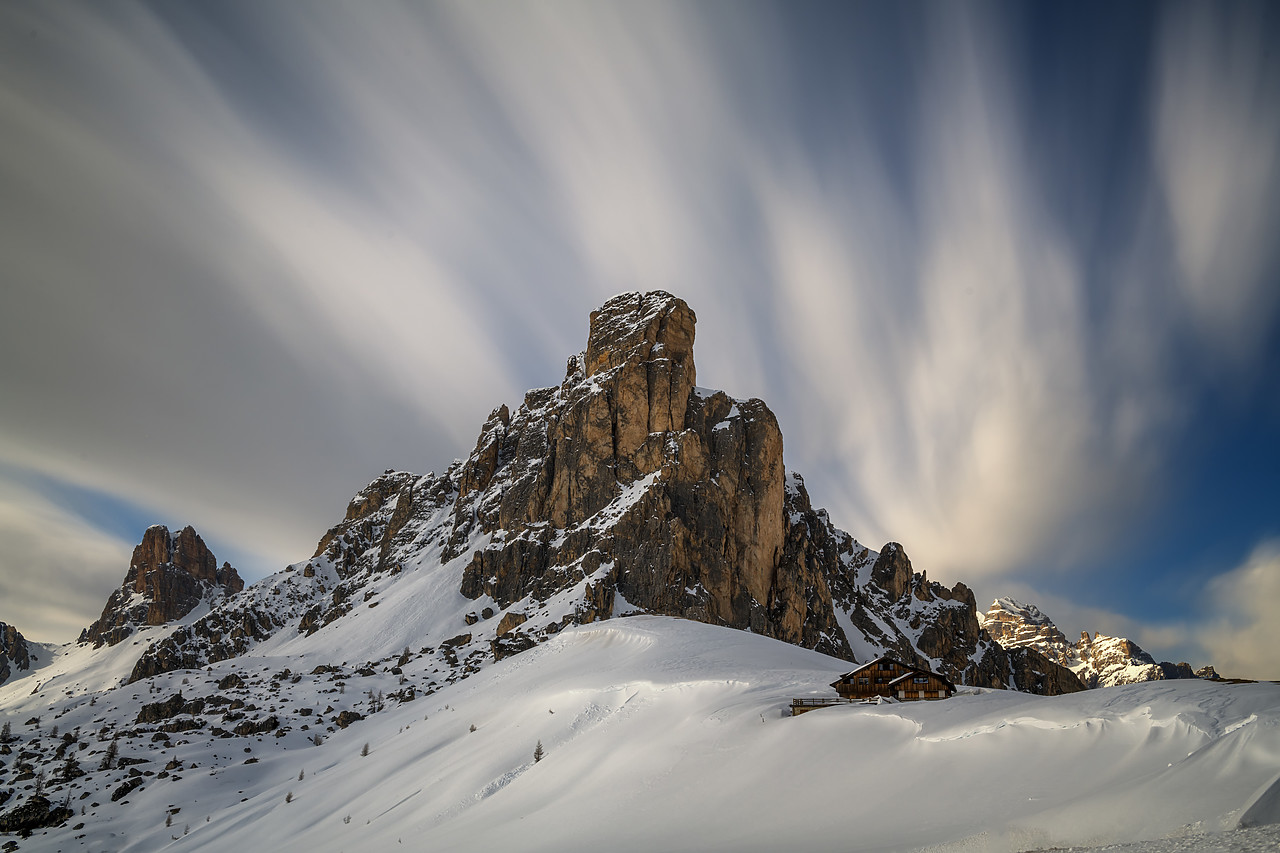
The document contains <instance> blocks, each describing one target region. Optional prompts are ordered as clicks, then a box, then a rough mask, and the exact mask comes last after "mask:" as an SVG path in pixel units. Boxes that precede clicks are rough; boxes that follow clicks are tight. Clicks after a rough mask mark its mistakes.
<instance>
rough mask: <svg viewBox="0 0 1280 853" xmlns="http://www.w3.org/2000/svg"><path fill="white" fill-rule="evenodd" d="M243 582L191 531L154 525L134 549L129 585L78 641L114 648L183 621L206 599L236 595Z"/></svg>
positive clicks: (126, 581)
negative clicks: (151, 628) (147, 629)
mask: <svg viewBox="0 0 1280 853" xmlns="http://www.w3.org/2000/svg"><path fill="white" fill-rule="evenodd" d="M242 589H244V581H243V580H241V579H240V576H239V575H238V574H237V573H236V570H235V569H234V568H232V567H231V566H230V565H229V564H226V563H224V564H223V565H222V568H218V563H217V560H216V559H215V558H214V556H213V553H212V552H211V551H210V550H209V549H208V547H207V546H206V545H205V544H204V540H203V539H201V538H200V536H199V535H198V534H197V533H196V532H195V530H193V529H192V528H191V527H189V526H188V527H185V528H183V529H182V530H181V531H179V532H178V533H176V534H171V533H170V532H169V528H167V527H165V526H164V525H155V526H153V527H150V528H148V529H147V531H146V533H145V534H143V537H142V542H141V543H139V545H138V547H136V548H134V550H133V558H132V559H131V560H130V561H129V571H128V573H127V574H126V575H125V579H124V583H122V584H121V585H120V587H119V588H118V589H116V590H115V591H114V592H112V593H111V597H110V598H108V599H107V604H106V606H105V607H104V608H103V610H102V615H101V616H100V617H98V619H97V620H96V621H95V622H94V623H93V624H92V625H90V626H89V627H88V628H86V629H84V631H83V632H81V634H80V639H79V642H81V643H93V644H94V646H101V645H103V644H106V645H110V646H113V645H115V644H116V643H118V642H120V641H121V640H123V639H125V638H126V637H128V636H129V635H130V634H132V633H133V631H134V629H135V628H137V627H139V626H142V625H163V624H165V623H167V622H172V621H174V620H175V619H181V618H182V617H183V616H186V615H187V614H188V613H190V612H191V610H192V609H194V608H195V607H196V605H198V604H200V603H201V602H202V601H207V600H215V599H219V598H222V597H223V596H227V595H234V594H235V593H238V592H240V591H241V590H242Z"/></svg>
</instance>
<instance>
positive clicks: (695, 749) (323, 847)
mask: <svg viewBox="0 0 1280 853" xmlns="http://www.w3.org/2000/svg"><path fill="white" fill-rule="evenodd" d="M389 603H390V602H388V604H389ZM388 642H389V643H390V642H391V641H390V640H388ZM262 652H263V650H262V648H261V647H259V649H256V650H255V651H254V652H251V653H250V654H249V655H248V656H247V657H245V658H242V659H240V660H238V661H224V662H222V663H220V664H216V665H214V666H213V667H212V668H211V670H209V671H206V672H201V673H185V674H181V673H173V674H167V675H161V676H156V677H154V678H152V679H148V684H150V685H151V686H150V687H147V686H144V685H143V684H142V683H136V684H132V685H129V686H127V687H116V688H114V689H111V690H108V691H106V692H104V693H102V694H100V695H99V698H98V700H97V701H96V702H95V703H94V704H93V705H90V704H89V703H88V701H87V700H86V699H85V698H84V695H83V693H81V692H79V691H77V690H76V689H74V687H73V686H72V685H70V684H66V685H63V686H64V687H66V688H68V689H70V692H71V694H72V696H78V697H79V698H68V699H62V698H50V697H48V696H47V695H37V696H26V697H23V698H21V699H20V700H16V699H15V697H14V692H16V691H12V689H11V688H9V687H6V691H8V692H6V694H5V695H4V696H3V697H0V707H3V709H4V710H3V711H2V712H0V715H2V716H3V719H4V720H6V721H11V722H12V723H13V728H14V730H15V734H17V735H18V736H19V737H21V738H22V741H21V742H20V743H17V744H14V749H13V754H14V755H17V754H20V753H22V752H29V751H35V750H39V749H40V747H32V746H31V744H30V741H31V739H32V738H33V736H34V730H33V729H32V727H30V726H27V725H25V724H24V721H25V720H26V719H27V715H32V714H35V713H39V712H40V711H44V713H45V717H44V719H43V721H42V724H41V725H42V728H41V736H40V737H39V738H38V740H40V741H41V742H43V744H44V748H46V749H47V748H49V747H51V746H52V745H53V744H54V743H61V742H63V740H64V739H63V738H61V737H59V738H54V737H51V736H50V734H49V727H50V726H51V725H53V724H58V725H60V726H61V729H62V731H63V732H64V733H66V732H75V731H78V735H76V737H77V741H76V743H79V742H86V743H87V744H88V745H87V746H86V748H85V749H83V750H76V748H75V747H72V748H71V749H70V750H68V752H71V753H72V754H74V755H78V756H79V763H80V765H81V767H83V768H84V769H86V770H88V771H89V772H88V773H87V775H84V776H80V777H77V778H76V779H74V780H72V781H71V782H70V783H67V784H64V785H61V787H59V788H58V789H57V790H51V791H50V792H49V797H50V799H52V800H54V801H55V802H61V801H62V800H63V799H66V801H67V802H69V803H70V805H71V807H72V808H74V809H75V810H76V811H77V812H79V811H80V809H81V808H84V810H85V812H84V814H83V815H80V814H77V815H76V816H75V817H74V818H73V819H72V821H70V822H69V825H68V826H66V827H63V828H61V829H56V830H45V831H44V832H45V833H47V834H41V832H40V831H38V832H37V834H36V835H34V836H33V837H32V838H30V839H28V840H25V841H22V842H21V849H22V850H49V851H52V850H62V851H71V850H93V851H100V853H107V851H117V850H118V851H151V850H159V849H166V850H175V851H184V850H186V851H197V850H200V851H225V850H234V849H245V850H263V849H271V850H281V851H291V850H296V851H308V853H324V851H341V850H348V851H355V850H392V849H400V848H401V847H402V846H403V847H405V848H408V849H436V850H495V849H506V850H522V851H523V850H528V851H535V850H546V851H560V853H563V851H577V850H582V851H588V850H590V851H595V850H600V849H616V850H654V849H672V850H676V849H679V850H735V851H744V850H747V851H752V850H769V851H773V850H780V849H788V850H801V851H803V850H834V849H861V850H915V849H919V848H922V847H930V848H931V849H938V850H975V849H977V850H1028V849H1037V848H1044V847H1050V846H1055V845H1059V846H1060V845H1065V844H1101V843H1107V842H1118V841H1126V840H1135V839H1142V838H1156V837H1162V836H1166V835H1169V834H1171V833H1173V834H1181V833H1186V832H1188V831H1199V832H1216V831H1219V830H1223V829H1229V828H1232V827H1234V826H1235V825H1236V824H1237V823H1238V822H1239V820H1240V819H1241V817H1242V816H1244V815H1246V813H1248V812H1249V811H1250V807H1251V806H1253V804H1254V803H1256V802H1261V804H1262V805H1261V806H1254V807H1253V809H1252V815H1251V819H1252V820H1253V821H1255V822H1259V823H1268V822H1275V821H1276V820H1280V808H1278V807H1277V806H1276V805H1275V800H1276V799H1277V797H1276V795H1275V790H1276V789H1275V785H1276V779H1277V769H1276V768H1277V767H1278V766H1280V686H1277V685H1273V684H1250V685H1225V684H1217V683H1212V682H1204V681H1198V680H1191V681H1167V682H1156V683H1150V684H1143V685H1132V686H1127V687H1118V688H1115V689H1112V690H1107V691H1088V692H1085V693H1077V694H1073V695H1070V696H1057V697H1041V696H1032V695H1028V694H1020V693H1013V692H1008V691H990V690H981V689H968V690H965V691H962V693H961V694H960V695H959V696H957V697H955V698H953V699H950V700H947V701H945V702H933V703H907V704H883V705H878V706H845V707H835V708H829V709H822V710H819V711H815V712H811V713H809V714H806V715H804V716H801V717H795V718H792V717H789V716H787V715H786V713H785V709H786V707H787V705H788V703H789V701H790V700H791V699H792V698H795V697H803V696H811V695H825V694H828V693H830V690H829V688H827V683H828V682H829V681H831V680H833V679H834V678H835V676H836V675H837V674H838V673H839V672H840V671H841V670H842V669H843V668H844V667H845V662H843V661H840V660H837V659H834V658H830V657H827V656H824V655H821V654H818V653H816V652H812V651H808V650H805V649H802V648H799V647H796V646H792V645H788V644H784V643H781V642H778V641H775V640H771V639H768V638H764V637H760V636H757V635H753V634H750V633H747V632H742V631H736V630H731V629H726V628H721V627H716V626H709V625H704V624H699V623H695V622H690V621H686V620H679V619H672V618H666V617H651V616H638V617H632V618H627V619H615V620H609V621H607V622H603V623H598V624H593V625H586V626H580V627H570V628H568V629H566V630H565V631H564V632H562V633H561V634H560V635H558V636H556V637H554V638H551V639H550V640H548V641H547V642H545V643H543V644H540V645H539V646H538V647H536V648H534V649H532V650H530V651H527V652H525V653H523V654H520V655H516V656H513V657H511V658H508V659H505V660H503V661H501V662H499V663H497V664H495V665H492V666H489V667H487V668H485V669H484V670H483V671H481V672H478V673H476V674H474V675H472V676H471V677H470V678H468V679H465V680H462V681H459V682H457V683H454V684H452V685H441V686H439V687H438V690H437V692H435V693H433V694H430V695H423V693H424V692H425V691H426V690H427V689H429V688H427V686H426V685H427V684H428V683H429V681H430V678H431V674H432V667H433V666H434V665H435V664H434V661H433V658H432V657H431V656H429V655H425V654H419V653H418V652H417V651H416V650H415V651H414V652H413V654H412V655H411V656H410V658H411V659H410V660H409V661H407V662H405V664H404V665H403V666H402V667H400V669H401V672H402V675H400V676H396V675H394V674H393V673H392V672H391V671H390V667H388V666H386V665H378V666H375V667H371V668H369V670H368V671H369V674H368V675H359V674H357V673H356V672H354V671H352V670H351V669H350V668H348V669H345V670H342V671H341V677H338V678H336V679H335V678H334V675H333V673H324V672H322V673H319V674H315V675H311V674H308V673H310V671H311V669H312V668H313V667H312V664H313V660H314V659H313V658H311V657H310V656H306V657H303V658H298V657H294V656H290V655H289V654H288V650H287V649H283V648H281V649H279V650H277V652H278V653H276V654H270V655H268V654H265V653H262ZM351 663H352V662H350V661H349V662H348V667H350V665H351ZM389 663H390V662H389ZM286 669H288V670H289V672H288V673H286V672H285V670H286ZM233 674H234V675H236V676H237V677H238V678H239V679H241V680H243V682H244V684H243V685H242V686H233V681H229V680H228V676H230V675H233ZM402 678H403V679H405V681H406V682H407V683H408V684H409V685H413V686H417V687H418V693H417V697H416V698H415V699H414V700H412V701H404V702H400V701H387V702H386V703H385V704H386V707H385V708H384V710H381V711H379V712H376V713H372V714H369V715H368V718H367V719H365V720H363V721H360V722H358V723H355V724H352V725H350V726H349V727H347V728H345V729H335V730H334V731H332V732H328V731H325V729H324V725H325V724H326V723H331V722H332V720H333V719H335V717H336V714H337V711H338V709H339V708H341V707H343V706H344V705H345V706H348V707H355V708H358V709H359V710H360V711H361V712H364V713H368V711H369V710H370V709H369V708H368V701H369V700H368V698H367V696H368V691H371V690H372V691H375V692H376V691H378V690H382V691H384V692H387V693H390V692H391V691H393V690H403V689H404V686H405V685H402V684H400V680H401V679H402ZM184 681H185V683H184ZM219 681H222V682H223V684H226V685H228V686H225V687H221V688H220V687H218V686H217V684H218V682H219ZM19 684H21V682H19ZM340 684H341V685H342V686H341V687H340V686H339V685H340ZM14 686H15V687H16V686H18V685H14ZM27 689H28V691H29V689H30V686H29V685H27ZM177 690H181V691H182V692H183V697H184V699H185V700H188V701H189V700H190V699H192V698H196V697H205V698H206V708H209V707H212V700H210V699H209V698H208V697H210V696H213V695H220V696H223V697H225V698H227V699H231V700H233V701H234V700H236V699H240V700H241V701H244V699H248V701H249V704H256V705H257V706H258V707H257V708H256V710H249V709H248V708H247V707H246V708H240V709H238V710H235V711H230V712H229V713H231V714H235V713H241V714H243V715H244V719H245V720H248V721H252V720H258V719H262V718H263V717H265V716H267V715H271V716H275V717H277V724H278V725H279V728H280V730H279V731H276V732H273V731H270V730H268V731H263V732H261V733H258V734H251V735H248V736H232V737H225V738H224V737H210V736H209V733H210V731H211V727H212V726H215V725H216V726H218V727H220V728H223V727H225V728H229V727H230V726H231V725H233V724H234V722H222V721H220V720H216V719H213V716H214V715H212V714H210V713H201V714H197V715H190V714H178V715H176V716H174V717H172V718H169V721H170V722H176V721H181V720H205V721H208V722H206V723H205V724H204V726H203V727H202V728H200V729H191V730H189V731H174V732H171V733H164V734H163V736H161V737H160V738H159V739H157V730H158V729H159V728H160V727H161V726H162V725H163V724H161V723H150V724H139V723H137V722H135V718H136V716H137V715H138V707H139V704H140V703H141V702H144V701H148V700H150V701H156V700H158V699H164V698H168V697H170V696H171V695H172V694H173V693H174V692H175V691H177ZM149 691H150V692H149ZM60 692H61V691H60ZM135 696H136V698H135ZM216 707H217V709H218V714H222V713H226V709H227V708H228V707H229V703H226V704H221V705H218V706H216ZM330 707H332V710H327V709H328V708H330ZM302 709H307V713H305V714H304V713H302ZM321 721H322V722H321ZM308 723H310V726H311V728H310V730H309V731H303V730H301V728H300V727H301V726H302V725H307V724H308ZM104 728H105V729H106V730H107V732H108V739H106V740H103V739H100V738H99V737H98V736H97V735H96V734H95V733H96V732H99V731H101V730H103V729H104ZM171 728H175V729H176V728H180V727H179V726H172V727H171ZM111 732H117V733H120V739H119V740H118V741H116V743H117V744H118V749H119V754H120V756H123V757H127V758H128V757H139V758H145V759H147V760H148V761H147V763H144V764H139V765H133V766H127V767H125V768H118V769H116V770H109V771H107V770H98V769H97V768H98V767H99V765H100V763H101V759H102V758H103V756H104V754H105V749H106V747H107V745H108V744H109V743H110V742H111V741H110V739H109V734H110V733H111ZM315 734H321V735H322V737H321V738H320V739H319V740H320V743H319V744H318V745H317V744H315V743H313V742H312V740H311V736H312V735H315ZM539 743H541V744H542V747H543V751H544V758H543V759H542V760H541V761H540V762H535V761H534V752H535V749H536V747H537V745H538V744H539ZM366 744H367V745H368V754H367V755H362V754H361V753H362V752H363V751H364V747H365V745H366ZM57 766H59V765H58V763H57V762H55V761H50V762H49V764H48V767H49V772H50V775H51V776H52V775H53V773H54V770H55V768H56V767H57ZM164 767H168V768H170V769H169V770H166V771H163V772H157V771H161V768H164ZM138 768H141V770H139V769H138ZM134 770H137V771H138V772H140V773H149V774H150V775H142V776H135V777H133V778H135V779H140V780H141V784H140V786H139V787H136V788H134V789H132V790H130V791H128V792H127V793H126V794H124V795H122V796H121V797H120V799H119V800H117V801H115V802H113V801H112V800H111V798H110V795H111V792H112V791H114V790H119V788H120V786H121V785H122V784H124V783H125V782H127V781H128V780H129V778H130V777H129V773H130V771H134ZM5 772H6V773H8V772H10V771H9V770H8V769H6V771H5ZM1269 790H1270V791H1271V793H1270V794H1268V793H1267V792H1268V791H1269ZM167 816H168V817H169V820H170V825H168V826H166V825H165V821H166V817H167Z"/></svg>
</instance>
